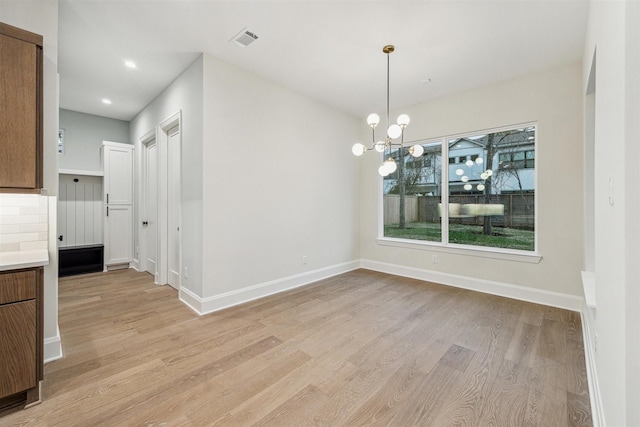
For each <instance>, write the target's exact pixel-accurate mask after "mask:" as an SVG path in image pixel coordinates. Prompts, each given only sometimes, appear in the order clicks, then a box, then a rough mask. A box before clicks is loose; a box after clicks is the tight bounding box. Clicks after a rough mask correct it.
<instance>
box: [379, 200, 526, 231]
mask: <svg viewBox="0 0 640 427" xmlns="http://www.w3.org/2000/svg"><path fill="white" fill-rule="evenodd" d="M449 203H459V204H462V205H466V204H482V203H485V202H484V195H480V194H478V195H473V194H471V195H468V196H467V195H460V196H450V197H449ZM490 203H491V204H502V205H504V215H496V216H492V217H491V224H492V225H495V226H497V227H510V228H519V229H524V230H533V229H534V225H535V204H534V195H533V194H531V193H526V194H495V195H492V196H491V198H490ZM439 204H440V196H405V221H406V222H407V224H408V223H411V222H438V221H440V211H439V208H438V205H439ZM449 221H450V222H451V223H457V224H467V225H482V224H483V223H484V217H483V216H469V217H457V218H454V217H451V218H450V219H449ZM399 222H400V196H399V195H397V194H385V195H384V224H385V225H389V224H398V223H399Z"/></svg>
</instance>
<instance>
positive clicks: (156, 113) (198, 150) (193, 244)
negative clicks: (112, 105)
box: [129, 56, 203, 295]
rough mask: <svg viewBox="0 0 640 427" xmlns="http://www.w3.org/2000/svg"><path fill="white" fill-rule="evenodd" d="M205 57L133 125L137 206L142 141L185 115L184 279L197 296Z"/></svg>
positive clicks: (199, 283)
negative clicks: (169, 120) (179, 114)
mask: <svg viewBox="0 0 640 427" xmlns="http://www.w3.org/2000/svg"><path fill="white" fill-rule="evenodd" d="M202 67H203V61H202V56H199V57H198V59H196V60H195V61H194V62H193V63H192V64H191V65H190V66H189V67H187V69H186V70H185V71H184V72H183V73H182V74H181V75H180V76H179V77H178V78H177V79H176V80H175V81H173V82H172V83H171V84H170V85H169V86H168V87H167V88H166V89H165V90H164V91H163V92H162V93H161V94H160V95H159V96H158V97H157V98H156V99H154V100H153V101H152V102H151V103H150V104H149V105H147V106H146V107H145V108H144V109H143V110H142V111H141V112H140V113H139V114H138V115H137V116H136V117H135V118H134V119H133V120H132V121H131V122H130V127H129V128H130V140H131V141H132V142H133V143H134V144H135V146H136V149H135V157H136V160H135V161H136V168H135V170H136V176H135V188H136V198H137V200H136V205H137V206H140V203H141V200H140V199H139V197H140V194H141V188H142V187H141V173H142V167H141V155H140V153H141V143H140V138H142V137H143V136H144V135H146V134H148V133H149V131H152V130H154V129H157V126H158V125H159V124H160V123H161V122H163V121H164V120H166V119H167V118H169V117H170V116H172V115H173V114H175V113H177V112H180V111H181V112H182V122H181V130H180V132H181V142H182V153H181V155H182V206H181V215H182V227H181V237H182V242H181V243H182V263H183V265H188V266H189V278H188V280H187V279H185V278H183V279H182V286H183V287H185V288H186V289H188V290H189V291H191V292H193V293H195V294H196V295H201V294H202V269H203V264H202V241H203V236H202V232H201V230H202V222H203V217H202V197H203V182H202V174H203V156H202V129H203V122H202V100H203V88H202ZM134 221H135V222H134V224H136V226H135V227H134V242H135V245H136V251H135V252H136V258H137V257H138V250H137V248H138V247H139V246H140V245H139V236H140V234H139V224H140V223H141V218H140V209H136V213H135V220H134Z"/></svg>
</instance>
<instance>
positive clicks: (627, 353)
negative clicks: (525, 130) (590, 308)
mask: <svg viewBox="0 0 640 427" xmlns="http://www.w3.org/2000/svg"><path fill="white" fill-rule="evenodd" d="M596 51H597V54H596V55H595V58H596V69H597V72H596V75H595V78H596V81H595V87H596V95H595V113H594V118H595V135H594V147H595V153H594V154H595V156H594V158H595V161H594V171H593V173H594V187H595V188H594V227H593V228H594V231H593V232H594V236H593V238H594V241H595V245H594V246H595V253H594V258H595V259H594V273H595V287H596V308H595V316H593V317H592V318H590V321H591V322H593V324H590V325H589V329H590V330H592V331H593V334H594V336H595V337H596V338H595V343H594V348H595V349H594V354H593V357H594V358H595V366H596V369H595V370H596V374H597V379H598V383H599V394H600V397H601V401H602V412H603V414H602V416H603V417H604V423H605V424H606V425H610V426H622V425H629V426H631V425H639V424H640V405H638V402H640V390H639V387H640V386H639V383H640V373H639V369H640V368H639V366H638V360H639V358H640V339H639V338H638V337H639V336H640V326H639V325H640V315H639V314H638V304H639V303H640V289H638V288H639V286H638V284H639V283H640V267H639V263H638V259H639V258H640V251H639V249H638V241H640V226H639V225H638V212H639V211H640V196H639V195H638V192H637V189H636V180H637V179H636V176H637V159H638V156H639V155H640V148H639V147H638V140H640V125H639V123H638V122H639V120H638V119H639V117H640V101H639V98H640V87H639V85H640V83H639V82H638V69H639V68H640V59H639V58H638V52H639V51H640V9H639V5H638V4H637V3H636V2H635V1H632V0H629V1H620V2H599V1H593V2H591V3H590V12H589V24H588V29H587V41H586V44H585V57H584V63H583V75H584V82H583V83H584V86H586V84H587V77H588V75H589V72H590V68H591V61H592V58H593V56H594V53H595V52H596Z"/></svg>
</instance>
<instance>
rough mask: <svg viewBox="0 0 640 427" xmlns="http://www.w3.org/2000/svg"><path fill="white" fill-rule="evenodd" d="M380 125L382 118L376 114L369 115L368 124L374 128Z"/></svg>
mask: <svg viewBox="0 0 640 427" xmlns="http://www.w3.org/2000/svg"><path fill="white" fill-rule="evenodd" d="M378 123H380V116H379V115H377V114H376V113H371V114H369V116H368V117H367V124H368V125H369V126H371V127H372V128H375V127H376V126H378Z"/></svg>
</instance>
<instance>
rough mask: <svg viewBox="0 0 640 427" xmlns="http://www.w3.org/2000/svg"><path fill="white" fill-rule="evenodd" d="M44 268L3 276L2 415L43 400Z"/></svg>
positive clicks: (0, 335)
mask: <svg viewBox="0 0 640 427" xmlns="http://www.w3.org/2000/svg"><path fill="white" fill-rule="evenodd" d="M42 292H43V268H42V267H37V268H29V269H23V270H10V271H6V272H0V415H2V413H5V412H9V411H11V410H13V409H16V408H22V407H25V406H27V405H30V404H33V403H36V402H38V401H39V400H40V381H42V377H43V304H42Z"/></svg>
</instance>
